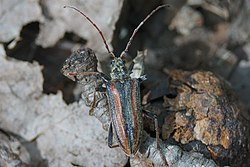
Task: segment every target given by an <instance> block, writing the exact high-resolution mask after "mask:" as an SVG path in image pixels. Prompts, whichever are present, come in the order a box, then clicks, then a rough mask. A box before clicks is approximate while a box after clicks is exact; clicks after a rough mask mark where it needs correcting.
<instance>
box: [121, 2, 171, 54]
mask: <svg viewBox="0 0 250 167" xmlns="http://www.w3.org/2000/svg"><path fill="white" fill-rule="evenodd" d="M164 7H170V5H168V4H165V5H160V6H158V7H157V8H155V9H154V10H152V12H150V13H149V14H148V15H147V16H146V17H145V19H144V20H142V22H141V23H140V24H139V25H138V26H137V27H136V29H135V30H134V32H133V34H132V35H131V37H130V38H129V41H128V43H127V46H126V48H125V50H124V52H128V49H129V47H130V45H131V43H132V41H133V39H134V36H135V34H136V33H137V31H138V30H139V29H140V28H141V26H142V25H143V24H144V23H145V22H146V21H147V20H148V19H149V18H150V17H151V16H152V15H153V14H154V13H155V12H157V11H158V10H159V9H161V8H164Z"/></svg>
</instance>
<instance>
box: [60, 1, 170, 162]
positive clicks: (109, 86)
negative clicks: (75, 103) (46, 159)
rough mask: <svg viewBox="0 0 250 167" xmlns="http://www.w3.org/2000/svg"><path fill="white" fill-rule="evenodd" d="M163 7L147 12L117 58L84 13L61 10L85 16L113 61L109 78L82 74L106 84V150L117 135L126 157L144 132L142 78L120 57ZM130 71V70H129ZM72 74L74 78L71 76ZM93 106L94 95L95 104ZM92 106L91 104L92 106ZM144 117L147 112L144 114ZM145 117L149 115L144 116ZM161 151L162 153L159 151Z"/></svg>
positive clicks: (88, 73) (132, 151)
mask: <svg viewBox="0 0 250 167" xmlns="http://www.w3.org/2000/svg"><path fill="white" fill-rule="evenodd" d="M163 7H169V5H161V6H158V7H157V8H155V9H154V10H153V11H151V13H149V14H148V15H147V16H146V17H145V18H144V20H143V21H142V22H141V23H140V24H139V25H138V26H137V28H136V29H135V30H134V32H133V34H132V35H131V37H130V39H129V41H128V43H127V46H126V48H125V50H124V51H123V52H122V53H121V55H120V56H119V57H117V56H115V55H114V53H113V52H111V51H110V49H109V47H108V44H107V42H106V39H105V38H104V35H103V33H102V31H101V30H100V29H99V28H98V26H97V25H96V24H95V23H94V22H93V21H92V20H91V19H90V18H89V17H88V16H87V15H85V14H84V13H83V12H81V11H80V10H79V9H77V8H75V7H72V6H64V8H71V9H73V10H75V11H77V12H79V13H80V14H81V15H82V16H84V17H85V18H86V19H87V20H88V21H89V22H90V23H91V24H92V25H93V26H94V27H95V29H96V30H97V31H98V32H99V34H100V36H101V38H102V40H103V42H104V45H105V47H106V49H107V51H108V53H109V54H110V55H111V57H112V58H113V60H112V61H111V72H110V77H108V76H106V75H105V74H103V73H100V72H87V71H86V72H83V74H84V75H100V77H101V78H102V79H103V82H104V83H105V85H106V94H107V98H108V103H109V110H110V116H111V123H110V127H109V135H108V145H109V147H111V148H112V147H115V146H116V145H113V131H114V134H115V135H116V138H117V142H118V146H120V147H121V148H122V150H123V151H124V153H125V154H126V155H127V156H129V157H130V156H134V155H136V154H137V152H138V150H139V147H140V143H141V138H142V131H143V124H142V106H141V97H140V81H141V80H145V76H141V77H140V78H131V77H130V73H131V71H130V70H128V69H127V67H126V66H125V61H124V60H123V58H124V57H125V56H126V54H127V53H128V49H129V47H130V45H131V43H132V40H133V38H134V36H135V34H136V33H137V31H138V30H139V29H140V27H141V26H142V25H143V24H144V23H145V22H146V21H147V20H148V19H149V18H150V17H151V16H152V15H153V14H154V13H155V12H156V11H158V10H159V9H161V8H163ZM130 69H132V68H130ZM71 75H77V74H74V73H72V74H71ZM93 103H95V96H94V102H93ZM93 106H94V105H93ZM146 114H147V112H146ZM147 115H148V114H147ZM148 116H149V115H148ZM156 120H157V119H156V118H155V126H156V129H157V128H158V123H157V121H156ZM156 139H157V148H158V149H159V150H160V146H159V133H158V131H157V130H156ZM160 151H161V150H160ZM161 157H162V159H163V161H164V163H165V165H166V166H168V163H167V161H166V158H165V156H164V155H163V154H162V152H161Z"/></svg>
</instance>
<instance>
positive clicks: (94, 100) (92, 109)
mask: <svg viewBox="0 0 250 167" xmlns="http://www.w3.org/2000/svg"><path fill="white" fill-rule="evenodd" d="M93 96H94V97H93V102H92V104H91V108H90V110H89V115H91V116H93V115H94V109H95V107H96V90H95V91H94V95H93Z"/></svg>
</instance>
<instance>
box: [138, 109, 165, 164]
mask: <svg viewBox="0 0 250 167" xmlns="http://www.w3.org/2000/svg"><path fill="white" fill-rule="evenodd" d="M142 111H143V113H144V114H145V116H147V117H149V118H151V119H154V124H155V133H156V135H155V136H156V148H157V150H159V152H160V156H161V159H162V160H163V162H164V164H165V166H168V162H167V160H166V157H165V155H164V154H163V152H162V150H161V147H160V137H159V136H160V133H159V126H158V119H157V115H156V114H153V113H152V112H150V111H147V110H142Z"/></svg>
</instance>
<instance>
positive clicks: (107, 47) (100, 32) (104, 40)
mask: <svg viewBox="0 0 250 167" xmlns="http://www.w3.org/2000/svg"><path fill="white" fill-rule="evenodd" d="M64 8H71V9H73V10H75V11H77V12H79V13H80V14H81V15H82V16H84V17H85V18H86V19H87V20H88V21H89V22H90V23H91V24H92V25H93V26H94V27H95V29H96V30H97V31H98V32H99V34H100V35H101V37H102V40H103V42H104V45H105V47H106V49H107V51H108V53H109V54H111V55H112V57H115V56H114V54H113V53H112V52H111V51H110V49H109V46H108V44H107V40H106V39H105V38H104V35H103V33H102V31H101V30H100V29H99V28H98V26H97V25H96V24H95V23H94V22H93V21H92V20H91V19H90V18H89V17H88V16H87V15H86V14H84V13H83V12H82V11H80V10H79V9H77V8H76V7H73V6H64Z"/></svg>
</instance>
